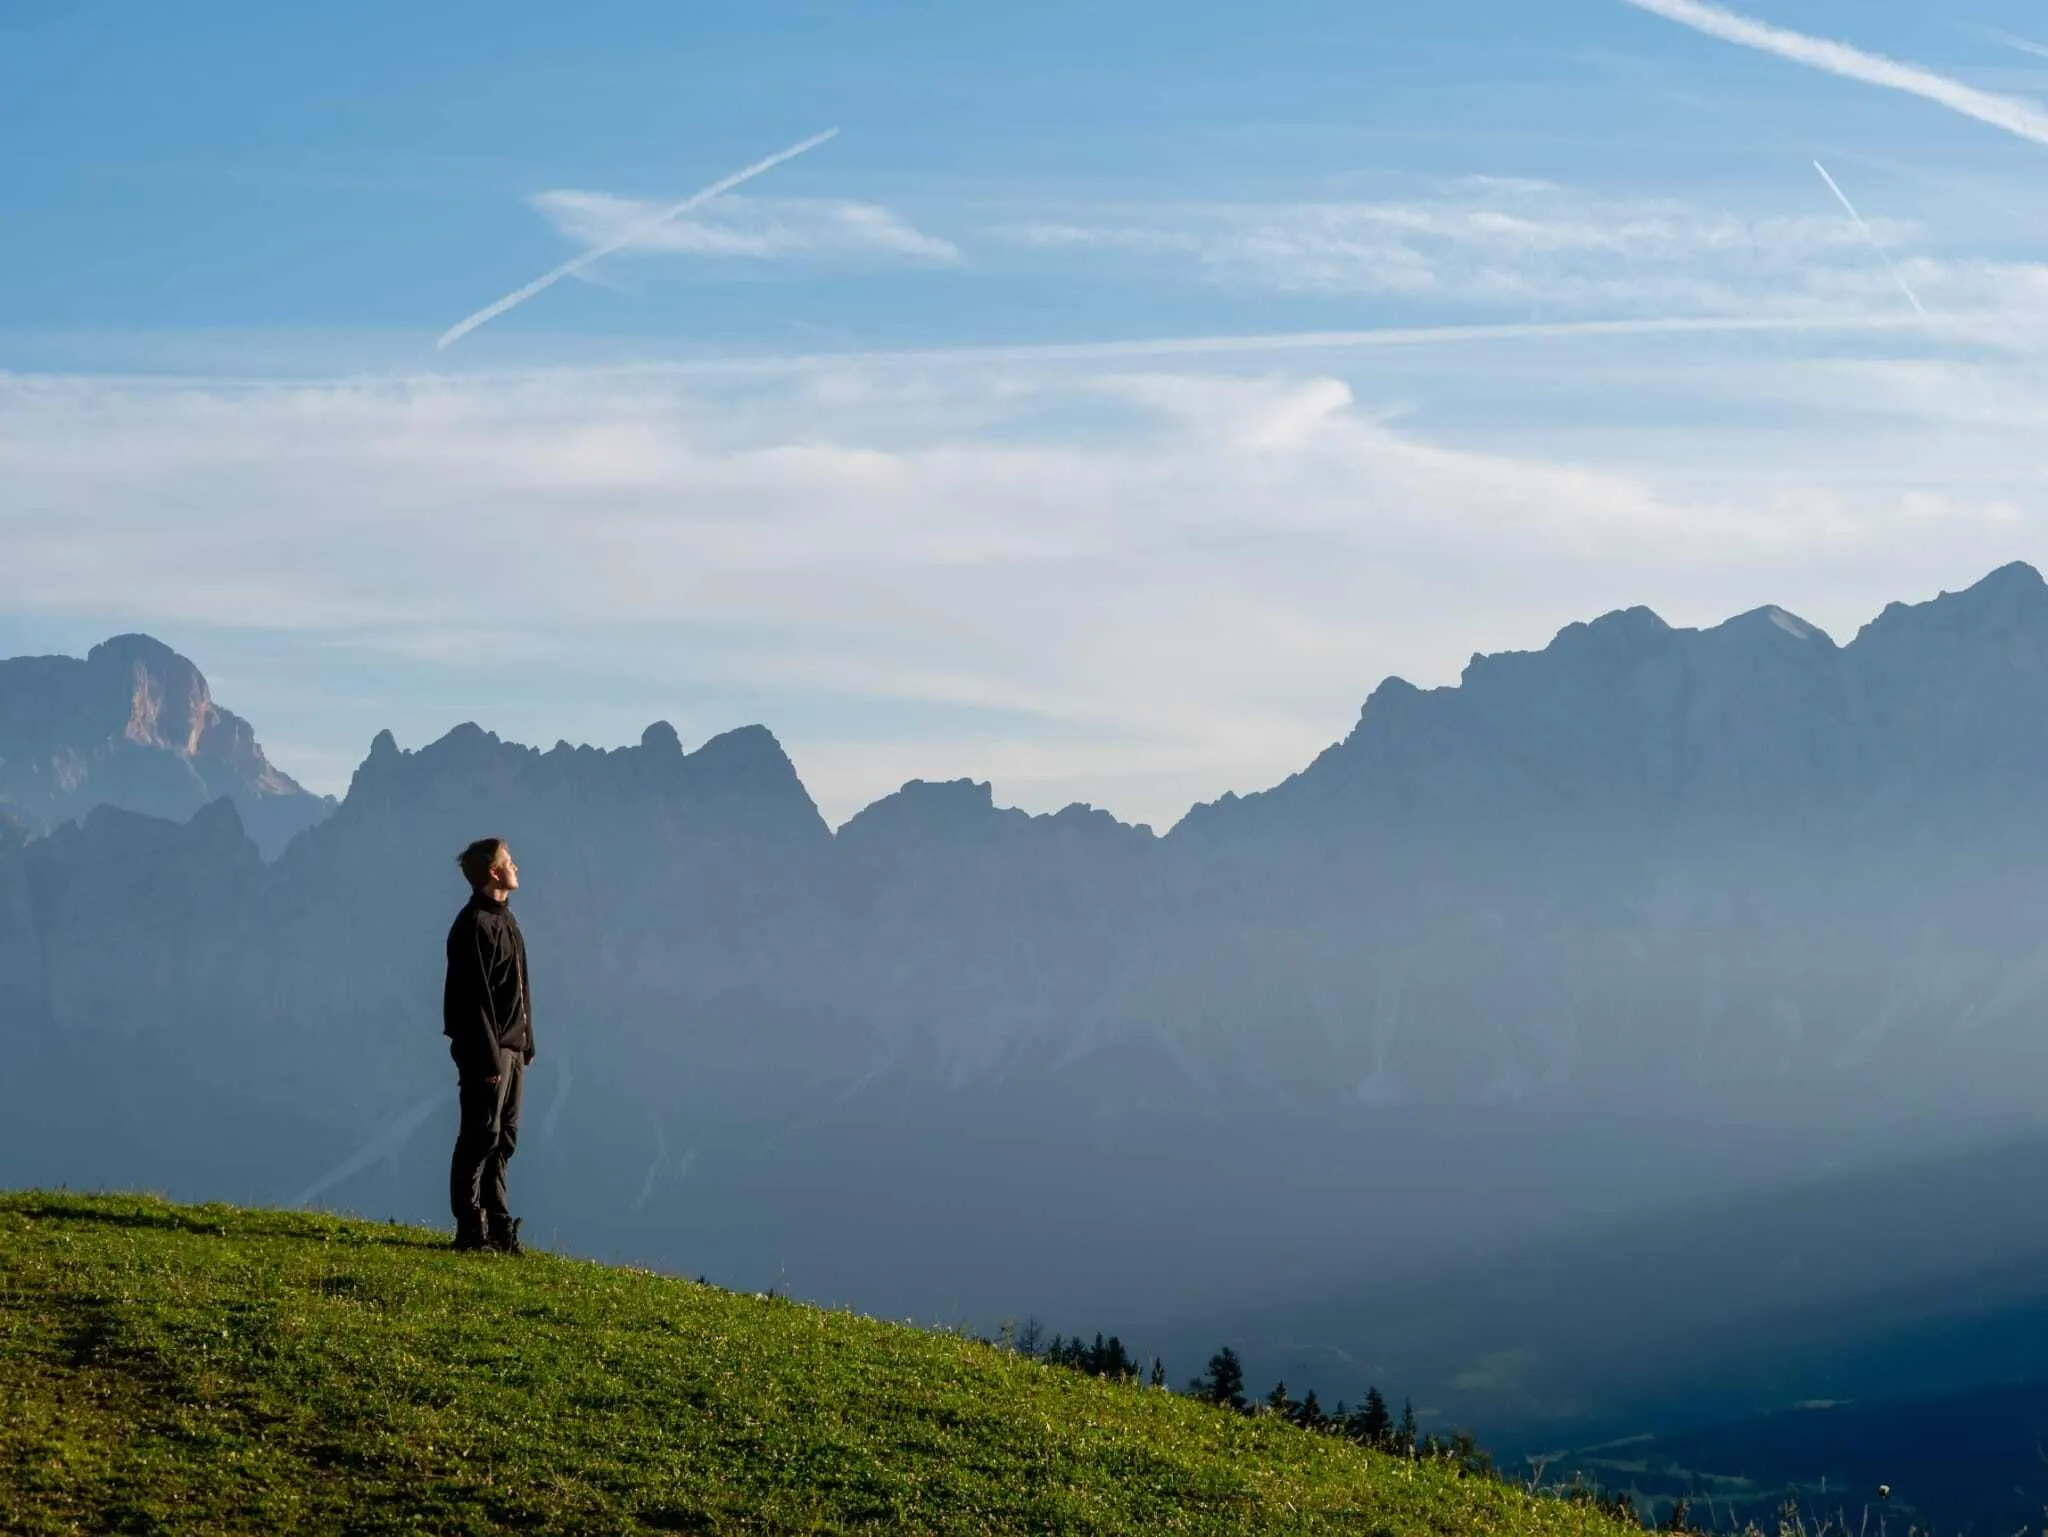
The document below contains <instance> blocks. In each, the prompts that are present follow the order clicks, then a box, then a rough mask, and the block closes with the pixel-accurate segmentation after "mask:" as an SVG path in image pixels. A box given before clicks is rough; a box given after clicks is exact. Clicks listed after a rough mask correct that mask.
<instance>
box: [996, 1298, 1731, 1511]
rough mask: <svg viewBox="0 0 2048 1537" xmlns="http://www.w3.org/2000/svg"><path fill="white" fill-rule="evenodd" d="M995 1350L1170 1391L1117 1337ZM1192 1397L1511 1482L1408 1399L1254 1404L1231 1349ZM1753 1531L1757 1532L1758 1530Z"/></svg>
mask: <svg viewBox="0 0 2048 1537" xmlns="http://www.w3.org/2000/svg"><path fill="white" fill-rule="evenodd" d="M988 1343H989V1344H991V1345H994V1346H996V1347H997V1348H999V1349H1003V1350H1009V1351H1013V1352H1015V1353H1016V1354H1017V1355H1020V1356H1023V1357H1025V1358H1026V1359H1028V1360H1033V1361H1038V1362H1041V1363H1043V1364H1045V1365H1047V1366H1058V1367H1063V1368H1065V1369H1066V1370H1068V1371H1075V1372H1081V1373H1083V1374H1085V1375H1087V1376H1090V1377H1103V1378H1107V1379H1108V1380H1109V1381H1112V1382H1123V1383H1129V1384H1132V1385H1134V1386H1135V1385H1138V1384H1141V1383H1142V1384H1144V1385H1145V1386H1148V1387H1152V1388H1158V1389H1162V1390H1164V1389H1165V1388H1166V1367H1165V1363H1163V1362H1162V1361H1161V1360H1160V1359H1159V1357H1157V1356H1154V1357H1153V1358H1152V1363H1151V1367H1150V1370H1149V1371H1148V1370H1147V1369H1146V1368H1145V1366H1144V1363H1143V1361H1142V1359H1141V1358H1140V1357H1139V1356H1137V1355H1135V1354H1133V1353H1132V1352H1131V1350H1130V1349H1129V1348H1128V1347H1127V1346H1126V1345H1125V1344H1124V1342H1123V1341H1122V1340H1121V1339H1120V1338H1118V1337H1117V1336H1116V1335H1114V1334H1112V1335H1108V1336H1107V1337H1105V1336H1103V1335H1101V1334H1097V1335H1096V1336H1095V1337H1094V1338H1093V1339H1092V1340H1088V1339H1084V1338H1083V1337H1082V1336H1080V1335H1078V1334H1076V1335H1074V1336H1072V1337H1068V1336H1065V1335H1060V1334H1055V1335H1053V1336H1052V1337H1051V1338H1050V1339H1047V1338H1046V1337H1045V1334H1044V1331H1043V1330H1042V1329H1041V1328H1040V1326H1039V1324H1038V1321H1037V1320H1036V1319H1028V1320H1026V1321H1025V1323H1024V1325H1023V1326H1022V1327H1021V1328H1019V1327H1016V1326H1014V1325H1012V1324H1007V1323H1006V1324H1004V1325H1003V1327H1002V1328H1001V1330H999V1331H998V1332H997V1335H996V1337H995V1338H994V1339H992V1340H990V1341H988ZM1186 1392H1187V1394H1188V1396H1190V1397H1192V1398H1198V1399H1201V1400H1202V1401H1203V1402H1204V1403H1211V1404H1215V1405H1216V1406H1217V1407H1218V1408H1222V1409H1229V1410H1232V1411H1233V1412H1235V1413H1238V1414H1255V1415H1276V1416H1278V1417H1279V1418H1281V1419H1284V1420H1286V1421H1287V1422H1288V1423H1290V1424H1293V1425H1299V1426H1300V1427H1301V1428H1302V1429H1303V1430H1308V1431H1313V1432H1315V1433H1316V1434H1317V1435H1326V1436H1341V1437H1342V1438H1343V1439H1345V1440H1347V1441H1352V1442H1356V1443H1357V1444H1358V1445H1360V1446H1364V1447H1369V1448H1371V1449H1372V1450H1373V1451H1377V1452H1386V1453H1389V1454H1390V1455H1393V1456H1396V1457H1414V1458H1418V1459H1424V1460H1428V1461H1432V1462H1444V1463H1449V1464H1450V1465H1452V1466H1453V1467H1455V1468H1457V1470H1458V1471H1459V1472H1460V1473H1462V1474H1464V1475H1466V1476H1467V1477H1472V1478H1490V1479H1495V1480H1498V1481H1501V1482H1506V1481H1507V1479H1506V1475H1504V1474H1503V1473H1502V1472H1501V1471H1500V1470H1499V1469H1498V1468H1497V1467H1495V1466H1494V1461H1493V1458H1492V1457H1491V1456H1490V1455H1489V1454H1488V1453H1487V1452H1486V1450H1485V1449H1484V1448H1482V1447H1481V1446H1480V1445H1479V1442H1478V1440H1477V1438H1476V1437H1475V1436H1474V1435H1473V1433H1472V1432H1471V1431H1469V1430H1465V1429H1462V1428H1461V1429H1454V1430H1450V1431H1448V1432H1446V1433H1444V1434H1442V1435H1438V1434H1437V1433H1436V1432H1434V1431H1423V1430H1422V1429H1421V1428H1420V1427H1419V1426H1418V1425H1417V1424H1416V1421H1415V1405H1414V1403H1413V1402H1412V1401H1410V1400H1407V1399H1404V1400H1402V1404H1401V1415H1400V1418H1399V1419H1396V1418H1395V1417H1394V1412H1393V1410H1392V1408H1391V1407H1390V1406H1389V1405H1388V1403H1387V1399H1386V1396H1385V1395H1384V1394H1383V1393H1381V1392H1380V1390H1379V1389H1378V1388H1377V1387H1368V1388H1367V1389H1366V1390H1365V1398H1364V1399H1363V1400H1362V1401H1361V1402H1360V1403H1358V1404H1357V1405H1356V1406H1347V1405H1346V1404H1345V1403H1344V1401H1343V1400H1342V1399H1339V1400H1338V1401H1337V1403H1336V1405H1335V1406H1334V1407H1332V1408H1329V1409H1325V1408H1323V1406H1322V1405H1321V1404H1320V1403H1319V1402H1318V1401H1317V1399H1316V1393H1315V1389H1314V1388H1310V1389H1309V1390H1308V1391H1307V1392H1306V1393H1304V1394H1303V1395H1302V1396H1301V1397H1300V1398H1296V1397H1294V1396H1293V1395H1292V1394H1291V1393H1289V1392H1288V1391H1287V1384H1286V1383H1285V1382H1276V1383H1274V1384H1273V1389H1272V1391H1271V1392H1269V1393H1267V1394H1266V1395H1265V1396H1264V1397H1263V1398H1257V1399H1254V1398H1251V1397H1249V1396H1247V1394H1246V1392H1245V1385H1244V1363H1243V1362H1242V1361H1240V1360H1239V1359H1238V1355H1237V1352H1236V1351H1235V1350H1233V1349H1231V1347H1230V1346H1228V1345H1225V1346H1224V1347H1223V1348H1222V1349H1220V1350H1218V1351H1217V1352H1216V1354H1214V1355H1213V1356H1211V1357H1209V1364H1208V1367H1207V1368H1206V1369H1205V1370H1204V1371H1203V1372H1202V1374H1201V1375H1200V1376H1199V1377H1196V1378H1195V1379H1194V1380H1192V1381H1191V1382H1189V1383H1188V1385H1187V1389H1186ZM1552 1492H1554V1493H1555V1494H1557V1495H1558V1496H1559V1497H1561V1498H1564V1499H1567V1500H1572V1501H1574V1502H1577V1503H1580V1504H1587V1505H1594V1506H1597V1507H1598V1508H1599V1509H1601V1510H1603V1511H1605V1512H1606V1513H1607V1514H1608V1515H1610V1516H1613V1517H1616V1518H1617V1519H1619V1520H1622V1521H1626V1522H1630V1523H1632V1524H1634V1525H1637V1526H1642V1527H1645V1528H1648V1527H1649V1525H1650V1523H1649V1522H1648V1521H1647V1520H1645V1518H1644V1516H1643V1514H1642V1513H1641V1512H1639V1511H1638V1510H1637V1509H1636V1508H1635V1504H1634V1502H1633V1500H1631V1498H1630V1497H1629V1496H1628V1495H1627V1494H1626V1493H1615V1494H1607V1493H1603V1492H1602V1491H1600V1490H1598V1489H1596V1488H1590V1487H1587V1486H1585V1485H1584V1484H1581V1483H1579V1482H1577V1481H1574V1483H1573V1484H1572V1486H1571V1487H1569V1488H1562V1489H1557V1490H1554V1491H1552ZM1691 1511H1692V1502H1691V1500H1690V1499H1687V1498H1684V1497H1681V1498H1679V1499H1678V1500H1676V1501H1675V1502H1674V1503H1673V1505H1672V1507H1671V1509H1670V1511H1669V1512H1668V1513H1667V1514H1666V1515H1665V1517H1664V1518H1663V1519H1662V1520H1661V1521H1658V1522H1657V1523H1656V1529H1657V1530H1660V1531H1666V1532H1693V1531H1697V1530H1698V1528H1697V1527H1696V1526H1694V1524H1693V1522H1692V1519H1691ZM1751 1531H1752V1532H1754V1528H1752V1529H1751ZM1745 1537H1748V1534H1745ZM1756 1537H1762V1534H1760V1533H1758V1534H1756Z"/></svg>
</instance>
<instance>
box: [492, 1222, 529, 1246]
mask: <svg viewBox="0 0 2048 1537" xmlns="http://www.w3.org/2000/svg"><path fill="white" fill-rule="evenodd" d="M490 1244H491V1247H492V1248H493V1249H496V1250H497V1251H498V1252H499V1253H500V1254H524V1253H525V1252H526V1250H525V1248H524V1247H523V1246H522V1245H521V1244H520V1242H519V1219H518V1218H517V1217H493V1218H491V1236H490Z"/></svg>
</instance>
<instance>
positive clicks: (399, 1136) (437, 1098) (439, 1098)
mask: <svg viewBox="0 0 2048 1537" xmlns="http://www.w3.org/2000/svg"><path fill="white" fill-rule="evenodd" d="M451 1097H452V1095H451V1093H450V1091H448V1090H445V1089H444V1090H443V1091H442V1092H440V1093H439V1094H430V1095H428V1096H427V1097H426V1098H425V1099H423V1100H421V1101H420V1102H419V1103H418V1104H416V1105H414V1106H413V1107H412V1108H411V1109H410V1110H407V1111H405V1112H404V1113H403V1114H401V1115H398V1116H395V1117H393V1118H392V1119H391V1120H389V1121H386V1122H385V1123H384V1125H383V1126H382V1128H380V1129H379V1130H378V1132H377V1134H376V1135H375V1136H373V1137H372V1138H370V1140H369V1141H368V1142H366V1143H364V1144H363V1145H362V1146H361V1147H360V1148H358V1149H357V1150H356V1151H355V1152H354V1153H351V1154H350V1155H349V1156H348V1157H347V1158H345V1159H343V1160H342V1161H341V1162H340V1163H338V1164H336V1165H335V1166H334V1167H333V1168H332V1169H329V1170H328V1171H327V1172H326V1173H325V1174H323V1175H321V1176H320V1178H318V1179H316V1180H314V1181H313V1183H312V1184H310V1185H308V1186H307V1187H306V1188H305V1189H304V1190H301V1191H300V1192H299V1193H298V1194H297V1195H296V1196H294V1197H293V1198H292V1202H291V1204H292V1205H294V1206H311V1205H312V1204H313V1203H314V1202H315V1201H317V1200H318V1199H319V1198H320V1197H321V1196H323V1195H325V1194H326V1193H327V1192H328V1191H330V1190H332V1189H333V1188H334V1187H335V1186H336V1185H339V1184H341V1183H342V1182H343V1181H345V1180H350V1179H353V1178H355V1176H356V1175H358V1174H360V1173H362V1172H363V1170H365V1169H367V1168H369V1167H370V1165H371V1164H373V1163H376V1162H377V1161H378V1160H379V1159H382V1158H389V1157H392V1156H394V1155H395V1154H396V1153H397V1152H398V1150H399V1149H400V1148H402V1147H403V1146H405V1144H406V1142H407V1141H408V1140H410V1138H411V1137H412V1134H413V1133H414V1132H416V1131H418V1130H419V1129H420V1128H421V1127H422V1126H424V1125H426V1124H427V1117H428V1116H430V1115H432V1114H433V1113H434V1112H435V1111H436V1110H438V1109H439V1108H440V1107H441V1106H442V1105H444V1104H446V1103H447V1102H448V1100H449V1099H450V1098H451Z"/></svg>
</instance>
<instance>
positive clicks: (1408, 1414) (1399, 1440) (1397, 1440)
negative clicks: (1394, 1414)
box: [1394, 1398, 1415, 1457]
mask: <svg viewBox="0 0 2048 1537" xmlns="http://www.w3.org/2000/svg"><path fill="white" fill-rule="evenodd" d="M1394 1450H1395V1451H1397V1452H1400V1453H1402V1454H1403V1455H1404V1456H1408V1457H1413V1456H1414V1455H1415V1400H1413V1399H1412V1398H1404V1399H1402V1400H1401V1426H1400V1428H1399V1429H1398V1430H1396V1431H1395V1432H1394Z"/></svg>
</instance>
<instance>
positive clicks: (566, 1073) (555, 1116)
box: [541, 1057, 576, 1143]
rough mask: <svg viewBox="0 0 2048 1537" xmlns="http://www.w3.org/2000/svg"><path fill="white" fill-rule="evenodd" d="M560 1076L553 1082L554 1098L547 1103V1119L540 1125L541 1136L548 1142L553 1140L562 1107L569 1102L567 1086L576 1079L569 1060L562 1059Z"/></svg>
mask: <svg viewBox="0 0 2048 1537" xmlns="http://www.w3.org/2000/svg"><path fill="white" fill-rule="evenodd" d="M561 1062H562V1076H561V1077H559V1078H557V1079H556V1080H555V1097H554V1099H553V1100H551V1101H550V1102H549V1103H548V1114H547V1119H546V1120H545V1121H543V1122H542V1123H541V1136H542V1137H544V1138H545V1139H546V1140H547V1141H548V1142H550V1143H552V1142H553V1141H554V1140H555V1127H556V1125H557V1124H558V1123H559V1122H560V1121H561V1119H562V1106H564V1105H566V1104H567V1103H568V1102H569V1085H570V1083H571V1082H573V1081H574V1079H575V1077H576V1071H575V1068H574V1066H573V1065H572V1064H571V1062H570V1060H569V1058H567V1057H563V1058H562V1059H561Z"/></svg>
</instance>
